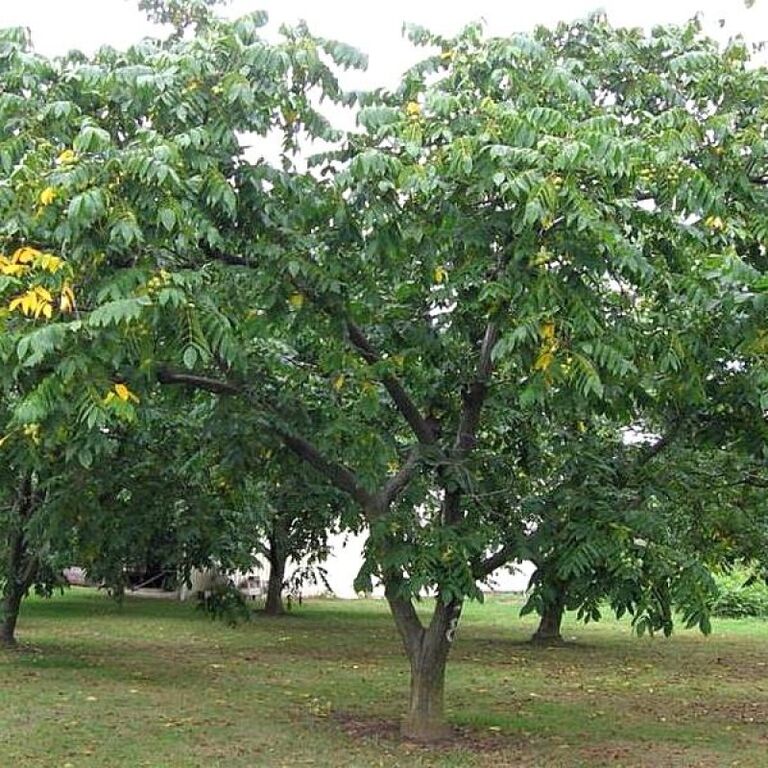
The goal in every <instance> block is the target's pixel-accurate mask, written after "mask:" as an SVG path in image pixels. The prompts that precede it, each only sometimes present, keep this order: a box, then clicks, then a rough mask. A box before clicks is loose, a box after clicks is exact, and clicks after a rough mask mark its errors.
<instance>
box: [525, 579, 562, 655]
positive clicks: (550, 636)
mask: <svg viewBox="0 0 768 768" xmlns="http://www.w3.org/2000/svg"><path fill="white" fill-rule="evenodd" d="M564 612H565V591H564V590H562V589H558V591H557V594H556V596H555V597H554V599H553V600H551V601H549V602H547V603H546V604H545V605H544V610H543V611H542V614H541V620H540V621H539V627H538V629H537V630H536V631H535V632H534V633H533V637H532V638H531V641H532V642H534V643H537V644H539V645H553V644H556V643H561V642H562V640H563V637H562V635H561V634H560V625H561V624H562V621H563V613H564Z"/></svg>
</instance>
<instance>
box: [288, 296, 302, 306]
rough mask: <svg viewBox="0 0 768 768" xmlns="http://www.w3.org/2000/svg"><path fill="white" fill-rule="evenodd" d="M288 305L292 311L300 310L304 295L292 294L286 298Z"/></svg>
mask: <svg viewBox="0 0 768 768" xmlns="http://www.w3.org/2000/svg"><path fill="white" fill-rule="evenodd" d="M288 303H289V304H290V305H291V306H292V307H293V308H294V309H301V308H302V307H303V306H304V294H303V293H292V294H291V295H290V296H289V297H288Z"/></svg>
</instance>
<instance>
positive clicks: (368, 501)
mask: <svg viewBox="0 0 768 768" xmlns="http://www.w3.org/2000/svg"><path fill="white" fill-rule="evenodd" d="M157 378H158V381H160V383H161V384H182V385H185V386H189V387H193V388H195V389H202V390H205V391H206V392H213V393H215V394H219V395H247V392H245V391H244V390H243V388H242V387H240V386H238V385H237V384H233V383H231V382H228V381H222V380H220V379H212V378H209V377H207V376H198V375H197V374H192V373H181V372H178V371H171V370H169V369H167V368H164V369H161V370H160V371H159V372H158V376H157ZM259 405H262V406H264V404H263V403H259ZM269 410H271V411H273V412H274V408H269ZM272 428H273V429H274V431H275V432H276V433H277V435H278V436H279V437H280V439H281V440H282V441H283V443H284V444H285V446H286V447H287V448H288V449H289V450H290V451H292V452H293V453H294V454H295V455H296V456H298V458H300V459H302V460H303V461H305V462H306V463H307V464H309V465H310V466H312V467H314V468H315V469H316V470H317V471H318V472H319V473H320V474H322V475H324V476H325V477H326V479H328V480H330V482H331V484H332V485H334V486H335V487H336V488H338V489H339V490H340V491H344V493H347V494H349V495H350V496H351V497H352V498H353V499H354V500H355V501H356V502H357V503H358V504H360V506H361V507H362V509H363V511H364V512H365V514H366V516H368V517H369V518H371V517H374V516H376V514H377V513H378V499H377V498H376V497H374V496H373V495H372V494H370V493H369V492H368V491H367V490H365V488H363V487H362V486H361V485H360V483H358V481H357V478H356V476H355V473H354V472H353V471H352V470H351V469H349V467H347V466H345V465H344V464H342V463H340V462H337V461H332V460H331V459H328V458H326V457H325V456H324V455H323V454H322V453H321V452H320V451H319V450H318V449H317V448H316V447H315V446H314V445H313V444H312V443H311V442H310V441H309V440H307V439H306V438H303V437H301V436H299V435H296V434H293V433H292V432H291V431H290V430H288V429H286V428H284V427H281V426H279V424H276V423H273V424H272Z"/></svg>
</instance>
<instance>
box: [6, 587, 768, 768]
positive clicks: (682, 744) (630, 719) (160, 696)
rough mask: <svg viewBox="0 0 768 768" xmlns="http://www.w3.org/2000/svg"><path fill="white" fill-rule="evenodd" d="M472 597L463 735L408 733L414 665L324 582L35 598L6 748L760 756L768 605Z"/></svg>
mask: <svg viewBox="0 0 768 768" xmlns="http://www.w3.org/2000/svg"><path fill="white" fill-rule="evenodd" d="M518 605H519V604H518V603H517V602H515V601H514V600H511V599H504V598H495V599H493V600H491V601H489V602H488V603H487V604H486V605H483V606H480V605H472V606H469V607H468V608H467V610H466V611H465V615H464V620H463V621H462V625H461V627H460V630H459V633H458V635H457V640H456V644H455V647H454V652H453V655H452V658H451V661H450V664H449V671H448V689H447V702H448V707H449V715H450V719H451V721H452V722H453V723H454V724H455V725H456V726H457V737H456V739H455V741H453V742H451V743H450V744H446V745H445V746H441V747H438V748H431V749H429V748H424V747H421V746H417V745H413V744H407V743H402V742H401V741H400V740H399V739H398V738H397V719H398V717H399V715H400V714H401V713H402V712H404V710H405V706H406V697H407V688H408V676H407V668H406V663H405V660H404V657H403V656H402V654H401V653H400V649H399V645H398V640H397V637H396V634H395V630H394V627H393V625H392V622H391V621H390V618H389V615H388V613H387V610H386V606H385V605H384V603H382V602H377V601H353V602H344V601H335V600H316V601H311V602H309V603H306V604H305V605H304V606H303V607H301V608H300V609H298V610H296V611H295V612H294V613H293V614H292V615H290V616H288V617H286V618H284V619H278V620H274V619H266V618H263V617H257V618H256V619H255V620H254V621H253V622H251V623H249V624H246V625H243V626H241V627H238V628H236V629H230V628H228V627H226V626H223V625H220V624H215V623H213V622H211V621H210V620H209V619H207V618H206V617H205V616H203V615H202V614H200V613H199V612H197V611H196V610H195V609H194V607H192V606H189V605H180V604H176V603H173V602H166V601H155V600H149V599H141V598H129V599H128V600H127V601H126V603H125V605H124V606H122V607H120V606H117V605H115V604H114V603H112V602H110V601H109V600H107V599H106V598H105V597H104V596H103V595H101V594H99V593H96V592H93V591H89V590H82V589H78V590H72V591H70V592H68V593H67V594H66V595H64V596H63V597H57V598H54V599H53V600H50V601H44V600H37V599H31V600H29V601H28V603H27V604H26V606H25V608H24V610H23V615H22V617H21V620H20V623H19V636H20V640H21V641H22V642H23V643H24V645H25V646H26V647H25V649H24V650H22V651H20V652H12V653H8V652H5V653H4V652H2V651H0V766H2V768H28V767H31V766H41V767H42V766H44V767H45V768H88V767H90V766H110V768H113V767H114V766H132V767H133V766H136V767H138V766H151V768H165V767H170V766H173V767H174V768H175V767H176V766H179V767H180V768H192V767H194V766H200V767H201V768H202V767H203V766H204V767H205V768H213V767H215V766H222V767H223V766H226V767H227V768H229V767H230V766H231V767H232V768H240V767H243V768H244V767H245V766H248V768H253V767H254V766H257V767H260V766H304V765H312V766H329V767H330V766H333V767H334V768H336V767H337V766H391V767H392V768H394V767H395V766H462V767H463V766H487V767H490V766H494V768H495V767H496V766H515V768H524V767H525V766H544V767H546V768H549V767H550V766H584V767H585V768H587V767H589V768H593V767H594V766H603V765H610V766H631V767H632V768H641V767H643V766H647V767H648V768H651V766H653V767H654V768H666V767H668V766H679V767H680V768H693V767H694V766H706V767H709V766H740V767H741V768H747V766H754V767H755V768H757V767H759V768H763V767H764V766H766V765H768V622H762V621H719V622H717V624H716V625H715V631H714V635H713V636H712V637H710V638H704V637H701V636H700V635H698V634H697V633H695V632H679V633H677V634H676V635H675V636H674V637H672V638H671V639H668V640H667V639H664V638H655V639H648V638H643V639H638V638H635V637H633V636H632V635H631V634H630V632H629V629H628V627H627V625H626V624H623V623H615V622H607V623H604V624H601V625H594V626H588V627H583V626H581V625H577V624H576V623H572V622H569V621H566V626H565V634H566V635H567V636H568V637H570V638H574V640H573V642H572V643H571V644H569V645H567V646H565V647H561V648H556V649H550V650H547V649H538V648H534V647H531V646H529V645H527V644H526V642H525V641H526V639H527V637H528V636H529V635H530V633H531V632H532V630H533V624H534V622H533V620H532V619H528V618H526V619H524V620H523V619H520V618H519V617H518V616H517V607H518Z"/></svg>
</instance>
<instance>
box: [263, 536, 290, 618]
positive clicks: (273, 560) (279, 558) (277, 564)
mask: <svg viewBox="0 0 768 768" xmlns="http://www.w3.org/2000/svg"><path fill="white" fill-rule="evenodd" d="M285 562H286V556H285V548H284V547H283V545H282V542H281V541H280V535H279V533H273V534H272V535H271V536H270V537H269V582H268V583H267V602H266V604H265V606H264V613H266V614H267V615H268V616H280V615H281V614H283V613H285V607H284V606H283V582H284V581H285Z"/></svg>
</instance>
